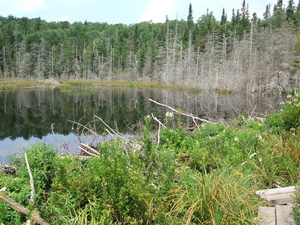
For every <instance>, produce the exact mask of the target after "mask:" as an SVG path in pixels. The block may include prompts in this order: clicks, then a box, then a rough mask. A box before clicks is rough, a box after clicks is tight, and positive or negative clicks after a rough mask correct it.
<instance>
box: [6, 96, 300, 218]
mask: <svg viewBox="0 0 300 225" xmlns="http://www.w3.org/2000/svg"><path fill="white" fill-rule="evenodd" d="M154 119H155V117H151V116H146V117H145V121H144V125H143V132H142V134H141V136H140V137H139V138H137V139H136V141H137V143H135V144H130V142H128V140H126V139H115V140H114V141H104V142H101V143H99V145H98V147H97V152H98V153H97V157H91V158H89V159H79V158H77V157H73V156H66V157H60V156H58V154H57V152H56V151H55V150H54V149H53V148H52V147H50V146H46V145H44V144H40V145H36V146H32V147H31V148H29V149H27V150H26V153H27V155H28V162H29V165H30V168H31V171H32V175H33V180H34V187H35V191H36V194H35V196H34V202H33V203H32V202H29V201H28V199H29V196H30V191H31V188H30V183H29V180H30V178H29V175H28V171H27V169H26V164H25V161H24V156H23V155H22V154H20V155H15V156H14V157H13V158H12V161H11V162H12V164H13V165H15V166H16V171H17V172H16V174H13V175H11V174H4V173H1V174H0V187H1V188H2V187H6V190H5V191H1V192H0V199H1V196H3V195H7V196H9V197H11V198H12V199H14V200H15V201H16V202H18V203H19V204H21V205H22V206H25V207H27V208H28V209H29V210H30V211H31V212H32V211H33V210H37V211H39V212H40V215H41V217H42V218H44V219H45V220H46V221H48V222H49V223H51V224H256V223H257V220H256V219H255V218H256V216H257V206H258V204H264V202H262V201H261V200H259V199H258V197H257V196H255V194H254V193H255V190H258V189H265V188H274V187H278V186H292V185H299V174H300V169H299V168H300V161H299V159H300V146H299V138H300V121H299V119H300V95H299V92H298V91H295V92H294V91H292V92H291V93H289V94H288V95H287V101H286V102H285V103H284V104H283V105H282V112H278V113H273V114H269V115H267V116H266V118H265V119H263V118H255V117H253V118H248V119H245V118H244V117H242V116H240V117H239V118H238V119H237V120H236V121H232V123H230V124H226V123H223V122H219V123H216V124H215V123H206V124H204V125H203V126H202V125H201V126H199V127H195V128H194V130H193V131H188V130H187V125H186V124H184V123H183V122H182V121H183V120H182V116H180V115H179V114H176V113H170V112H168V113H167V114H166V117H165V121H161V125H160V126H159V127H160V129H159V132H158V133H155V134H153V132H151V131H152V129H153V125H155V124H156V123H157V121H156V120H154ZM194 125H195V126H196V124H194ZM125 146H126V147H125ZM0 209H1V210H0V222H1V223H4V224H11V223H14V224H21V223H23V222H24V221H26V219H28V218H29V217H30V214H29V215H28V216H27V217H26V216H24V215H21V214H19V213H17V212H15V211H14V210H12V209H10V207H9V206H8V205H7V203H6V202H5V201H0ZM297 210H298V209H296V210H295V212H297ZM298 211H299V210H298ZM295 217H297V214H295Z"/></svg>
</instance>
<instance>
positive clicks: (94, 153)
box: [79, 143, 99, 157]
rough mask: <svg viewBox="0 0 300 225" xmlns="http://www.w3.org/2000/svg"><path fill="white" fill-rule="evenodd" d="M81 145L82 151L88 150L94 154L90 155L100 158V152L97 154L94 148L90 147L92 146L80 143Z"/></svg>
mask: <svg viewBox="0 0 300 225" xmlns="http://www.w3.org/2000/svg"><path fill="white" fill-rule="evenodd" d="M79 145H80V147H81V148H80V149H83V148H85V149H88V150H89V151H91V152H92V154H90V153H89V154H90V155H93V156H96V157H99V152H97V151H96V150H95V149H93V148H92V147H90V146H88V145H86V144H84V143H79ZM84 152H86V151H84Z"/></svg>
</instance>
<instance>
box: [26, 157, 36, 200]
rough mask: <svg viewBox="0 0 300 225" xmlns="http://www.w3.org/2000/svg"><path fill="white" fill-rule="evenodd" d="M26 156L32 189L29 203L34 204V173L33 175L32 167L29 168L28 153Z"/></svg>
mask: <svg viewBox="0 0 300 225" xmlns="http://www.w3.org/2000/svg"><path fill="white" fill-rule="evenodd" d="M24 156H25V163H26V168H27V171H28V174H29V180H30V189H31V191H30V199H29V202H34V195H35V189H34V181H33V177H32V173H31V170H30V166H29V163H28V158H27V153H26V152H25V154H24Z"/></svg>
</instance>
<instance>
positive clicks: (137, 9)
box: [0, 0, 287, 25]
mask: <svg viewBox="0 0 300 225" xmlns="http://www.w3.org/2000/svg"><path fill="white" fill-rule="evenodd" d="M242 2H243V0H225V1H224V0H0V15H1V16H4V17H7V16H8V15H13V16H15V17H28V18H37V17H40V18H41V19H43V20H46V21H47V22H52V21H69V22H70V23H73V22H84V21H88V22H107V23H109V24H117V23H123V24H127V25H130V24H135V23H139V22H143V21H152V22H154V23H156V22H164V21H165V19H166V16H168V18H169V19H170V20H173V19H178V20H181V19H183V20H186V19H187V15H188V9H189V4H190V3H191V4H192V9H193V17H194V20H195V21H197V19H199V17H200V16H201V15H203V14H206V12H207V9H209V11H210V12H211V11H212V12H213V14H214V16H215V17H216V19H217V20H220V18H221V14H222V10H223V7H224V8H225V12H226V13H227V15H228V16H227V17H228V19H231V15H232V9H233V8H234V9H235V10H237V9H239V8H241V6H242ZM276 2H277V0H248V1H247V0H246V3H248V4H249V11H250V15H252V13H253V12H256V13H257V14H258V16H259V17H262V14H263V13H264V12H265V9H266V5H267V4H269V3H270V4H272V5H274V4H275V3H276ZM284 4H286V5H287V0H284Z"/></svg>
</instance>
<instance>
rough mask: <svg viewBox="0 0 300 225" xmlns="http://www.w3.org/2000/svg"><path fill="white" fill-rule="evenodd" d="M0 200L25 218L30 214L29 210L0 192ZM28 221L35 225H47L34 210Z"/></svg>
mask: <svg viewBox="0 0 300 225" xmlns="http://www.w3.org/2000/svg"><path fill="white" fill-rule="evenodd" d="M1 190H2V189H1ZM0 199H2V200H4V201H6V202H7V203H8V205H9V207H10V208H12V209H13V210H15V211H17V212H19V213H22V214H24V215H26V216H27V215H28V214H29V213H30V211H29V209H27V208H25V207H23V206H21V205H20V204H19V203H17V202H15V201H14V200H13V199H11V198H10V197H8V196H7V195H5V194H3V193H2V192H0ZM30 220H33V221H34V222H36V223H37V224H41V225H48V224H49V223H48V222H46V221H45V220H44V219H43V218H42V217H41V216H40V214H39V213H38V212H37V211H36V210H34V211H32V212H31V216H30Z"/></svg>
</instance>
